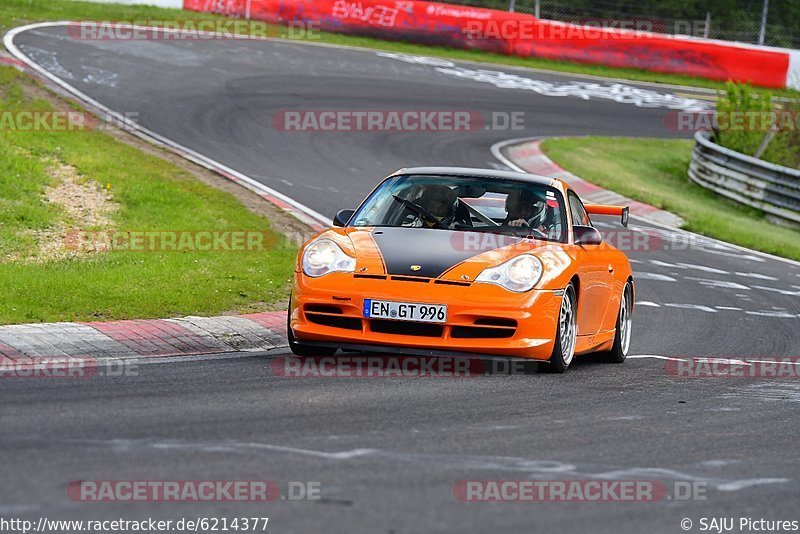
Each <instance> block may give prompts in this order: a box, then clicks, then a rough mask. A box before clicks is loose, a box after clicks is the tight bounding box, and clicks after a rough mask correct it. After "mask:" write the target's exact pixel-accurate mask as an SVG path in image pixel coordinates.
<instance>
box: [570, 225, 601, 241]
mask: <svg viewBox="0 0 800 534" xmlns="http://www.w3.org/2000/svg"><path fill="white" fill-rule="evenodd" d="M572 233H573V234H574V235H575V244H576V245H599V244H600V243H602V242H603V236H601V235H600V232H598V231H597V228H594V227H593V226H580V225H577V226H573V227H572Z"/></svg>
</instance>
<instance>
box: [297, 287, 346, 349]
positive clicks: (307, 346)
mask: <svg viewBox="0 0 800 534" xmlns="http://www.w3.org/2000/svg"><path fill="white" fill-rule="evenodd" d="M289 302H291V299H290V300H289ZM291 314H292V312H291V311H289V312H287V313H286V338H287V339H288V340H289V350H291V351H292V354H294V355H295V356H333V355H334V354H335V353H336V351H337V350H338V349H337V348H336V347H317V346H315V345H304V344H303V343H302V342H301V341H297V340H296V339H295V337H294V332H292V324H291V321H290V320H289V318H290V317H291V316H292V315H291Z"/></svg>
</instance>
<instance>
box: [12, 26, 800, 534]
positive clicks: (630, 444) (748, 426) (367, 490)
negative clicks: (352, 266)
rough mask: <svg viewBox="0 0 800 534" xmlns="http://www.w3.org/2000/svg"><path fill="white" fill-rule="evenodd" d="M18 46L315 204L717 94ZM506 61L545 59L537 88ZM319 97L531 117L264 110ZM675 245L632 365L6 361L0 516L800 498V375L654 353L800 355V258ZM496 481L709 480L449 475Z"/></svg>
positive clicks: (642, 125) (196, 46)
mask: <svg viewBox="0 0 800 534" xmlns="http://www.w3.org/2000/svg"><path fill="white" fill-rule="evenodd" d="M15 44H16V45H17V46H18V47H19V48H20V49H21V50H22V51H23V52H24V53H25V54H26V55H28V57H30V58H32V59H34V60H35V61H36V62H37V63H38V64H39V65H41V66H42V67H44V68H46V69H47V70H48V71H50V72H51V73H53V74H55V75H57V76H58V77H60V78H61V79H62V80H64V81H66V82H68V83H69V84H71V85H72V86H74V87H75V88H77V89H79V90H81V91H83V92H85V93H86V94H88V95H90V96H91V97H93V98H95V99H97V100H98V101H100V102H101V103H103V104H105V105H106V106H108V107H110V108H112V109H114V110H116V111H118V112H121V113H128V114H131V113H136V114H138V121H139V122H140V123H141V124H142V125H144V126H145V127H147V128H149V129H150V130H152V131H154V132H157V133H158V134H161V135H163V136H166V137H168V138H170V139H172V140H174V141H176V142H178V143H181V144H183V145H185V146H187V147H189V148H191V149H194V150H196V151H198V152H201V153H202V154H205V155H206V156H209V157H211V158H214V159H216V160H218V161H220V162H222V163H224V164H226V165H228V166H230V167H232V168H234V169H236V170H238V171H240V172H242V173H245V174H247V175H249V176H251V177H253V178H255V179H257V180H259V181H261V182H263V183H264V184H266V185H268V186H270V187H272V188H274V189H276V190H278V191H280V192H282V193H284V194H286V195H289V196H291V197H293V198H294V199H296V200H297V201H299V202H302V203H304V204H306V205H308V206H310V207H311V208H312V209H314V210H316V211H319V212H320V213H323V214H324V215H326V216H331V215H333V213H334V212H335V211H336V210H337V209H340V208H348V207H354V205H355V204H356V203H357V202H358V201H359V200H360V199H361V198H362V197H363V196H364V195H365V194H366V193H367V192H368V191H369V190H370V189H371V188H372V187H373V186H374V184H375V183H376V181H377V180H378V179H379V178H381V177H383V176H384V175H386V174H388V173H389V172H392V171H394V170H396V169H397V168H400V167H404V166H415V165H429V164H442V165H461V166H478V167H492V166H494V167H497V168H502V164H501V163H500V162H499V161H498V160H497V159H495V158H494V157H493V155H492V153H491V152H490V150H489V148H490V146H491V145H492V144H494V143H496V142H499V141H503V140H506V139H510V138H522V137H530V136H551V135H588V134H598V135H633V136H657V137H667V136H681V135H682V136H687V134H685V133H682V134H681V133H676V132H672V131H670V130H669V129H668V128H667V127H666V126H665V119H664V117H665V115H666V114H667V113H669V112H670V111H672V110H671V109H670V108H672V107H675V108H676V109H683V107H692V106H694V105H700V106H702V105H704V102H705V101H704V100H702V98H699V99H697V100H693V99H692V95H691V94H689V93H688V92H687V91H686V90H679V89H664V88H654V87H652V86H646V85H641V86H640V85H636V84H627V83H625V84H624V85H625V86H628V87H630V88H634V89H636V88H638V89H639V90H638V91H630V92H628V93H626V94H629V95H631V94H632V95H635V98H633V97H631V98H629V99H628V100H631V99H634V100H635V102H623V103H620V102H616V101H614V100H613V99H612V98H613V97H614V95H619V92H620V91H621V89H620V88H616V89H614V90H612V89H611V88H603V87H600V88H597V87H595V88H593V89H592V90H591V91H589V90H587V88H586V87H582V86H579V85H577V84H579V83H593V84H598V85H600V86H610V85H612V83H614V82H610V81H600V80H586V79H581V78H579V77H575V76H570V75H556V74H544V73H536V72H526V71H522V70H514V69H502V68H497V67H491V69H492V70H494V71H499V72H505V73H507V74H506V76H505V77H502V76H499V75H498V74H497V73H494V74H492V73H476V71H477V70H479V69H481V67H479V66H476V65H470V64H458V65H444V66H443V65H439V66H438V67H437V66H436V65H431V64H429V62H425V61H424V60H420V59H418V58H417V59H414V58H408V57H403V58H396V57H386V56H385V55H380V54H378V53H376V52H372V51H358V50H349V49H341V48H333V47H324V46H313V45H304V44H300V43H289V42H266V41H243V40H236V41H232V40H228V41H222V40H216V41H177V40H176V41H138V42H113V41H79V40H76V39H73V38H71V37H69V36H67V34H66V29H65V28H64V27H54V28H40V29H35V30H30V31H26V32H24V33H22V34H20V35H18V36H17V37H16V38H15ZM513 76H517V77H522V78H527V79H529V80H536V81H538V82H542V83H540V84H539V85H536V87H537V88H538V91H534V90H530V89H529V88H527V89H526V88H525V87H528V86H529V85H530V84H529V83H528V82H520V80H519V79H517V78H514V77H513ZM501 78H502V79H503V83H499V82H498V80H499V79H501ZM526 83H528V85H525V84H526ZM498 85H501V87H498ZM622 91H623V92H624V91H625V90H624V89H622ZM542 93H549V94H542ZM554 93H556V94H558V95H560V96H554V95H553V94H554ZM665 95H666V96H665ZM669 95H672V96H669ZM648 106H652V107H648ZM682 106H683V107H682ZM306 109H316V110H322V109H328V110H348V109H356V110H397V109H417V110H431V109H438V110H470V111H477V112H480V113H481V114H483V115H484V116H491V114H492V113H493V112H494V113H496V112H501V113H506V114H508V113H519V112H523V113H524V117H525V120H524V129H522V130H515V131H508V130H505V131H492V130H479V131H471V132H449V133H446V132H445V133H442V132H408V133H392V132H384V133H371V132H286V131H281V130H279V129H276V128H274V127H273V124H272V122H271V117H272V116H273V114H274V113H277V112H281V111H287V110H306ZM602 224H603V226H602V229H603V230H605V231H608V232H611V231H614V230H615V229H616V228H617V227H616V225H615V223H613V222H612V221H603V223H602ZM632 225H633V226H636V227H638V228H639V229H641V230H646V229H649V231H650V232H653V234H652V235H654V236H656V237H657V238H659V239H665V240H666V239H669V238H670V237H671V236H674V234H673V233H672V232H671V231H667V230H662V229H653V227H650V226H649V225H646V224H643V223H639V222H638V221H634V222H633V223H632ZM656 248H658V247H656ZM687 248H688V249H682V250H639V251H633V252H631V253H629V254H630V257H631V258H632V260H633V261H634V265H633V267H634V270H635V271H636V277H637V302H638V306H637V309H636V313H635V315H634V339H633V344H632V347H631V354H632V355H634V357H633V358H631V359H630V360H629V361H628V362H626V363H625V364H624V365H621V366H615V365H608V364H602V363H598V362H594V361H591V360H586V361H581V360H580V359H579V360H578V361H577V363H576V364H575V365H574V366H573V368H571V369H570V371H569V372H568V373H567V374H565V375H561V376H555V375H528V376H499V375H496V376H491V377H486V378H476V379H461V380H453V379H424V378H422V379H415V380H402V379H396V380H391V379H337V380H330V379H328V380H326V379H321V378H320V379H302V380H298V379H290V378H285V377H278V376H275V375H274V374H273V373H272V371H271V367H270V362H271V361H272V359H273V358H274V357H275V356H276V354H269V355H254V356H253V357H249V358H243V359H227V360H220V359H213V360H207V361H193V362H180V363H157V364H148V365H142V366H141V367H140V368H139V374H138V376H127V377H118V378H103V379H94V380H88V381H65V382H70V383H68V384H65V383H55V381H46V380H42V381H6V382H5V383H2V384H0V391H2V397H1V402H2V404H3V408H2V410H0V428H2V436H1V437H0V447H2V457H3V460H2V481H3V484H2V486H0V514H2V515H17V516H21V517H32V518H36V517H39V516H47V517H49V518H50V519H55V518H59V519H69V518H73V519H79V518H80V519H102V518H118V517H124V518H129V519H133V518H140V519H141V518H145V517H148V516H150V517H155V518H158V519H177V518H181V517H214V516H217V517H219V516H228V517H233V516H235V515H240V516H245V515H249V516H256V515H259V516H268V517H270V530H271V531H273V532H310V531H322V530H324V531H328V532H352V531H364V532H420V531H423V532H430V531H498V532H499V531H532V532H587V531H589V532H609V533H612V532H613V533H617V532H626V533H627V532H631V533H638V532H644V531H654V532H680V531H681V526H680V521H681V519H683V518H690V519H691V520H692V521H694V522H695V529H694V530H697V528H698V526H697V525H698V521H699V520H700V518H702V517H721V516H725V517H735V518H739V517H751V518H755V519H758V518H764V519H771V520H796V519H798V515H797V514H798V512H797V507H796V503H797V500H798V496H800V461H799V460H798V454H797V452H796V451H797V443H798V438H800V425H799V424H798V416H797V410H798V407H800V382H798V381H797V380H796V379H795V380H793V379H760V380H754V379H735V378H730V379H720V378H717V379H684V378H678V377H674V376H671V375H670V374H669V373H668V372H667V371H666V370H665V362H666V361H668V360H664V359H661V358H659V357H718V358H754V357H781V356H800V328H799V327H798V326H799V325H800V298H798V297H800V266H798V265H796V264H792V263H788V262H783V261H778V260H775V259H772V258H769V257H766V256H763V255H760V254H755V253H750V252H747V251H742V250H740V249H736V248H734V247H728V246H725V245H720V244H715V243H712V242H708V241H701V242H696V243H694V244H693V246H691V247H687ZM81 479H91V480H153V479H168V480H231V479H233V480H244V479H268V480H276V481H318V482H320V483H321V488H322V500H321V501H311V502H288V501H279V502H274V503H270V504H266V505H256V504H230V503H209V504H204V505H197V504H190V503H179V504H174V503H171V504H169V503H135V504H133V503H114V504H103V503H83V502H76V501H73V500H70V499H69V498H68V497H67V495H66V492H65V487H66V485H67V484H68V483H69V482H70V481H73V480H81ZM500 479H503V480H525V479H580V480H603V479H620V480H659V481H662V482H664V483H665V484H667V486H668V487H670V488H671V486H670V485H671V484H672V483H673V482H674V481H676V480H677V481H684V482H685V481H700V482H702V483H703V484H705V485H706V488H707V494H706V498H705V500H693V501H691V502H676V501H675V500H663V501H659V502H649V503H644V502H633V503H571V502H566V503H565V502H562V503H471V502H461V501H459V500H458V499H457V498H456V497H455V496H454V492H453V488H454V486H455V485H456V484H457V483H458V482H459V481H462V480H500Z"/></svg>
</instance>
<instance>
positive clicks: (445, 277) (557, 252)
mask: <svg viewBox="0 0 800 534" xmlns="http://www.w3.org/2000/svg"><path fill="white" fill-rule="evenodd" d="M590 214H598V215H600V214H602V215H617V216H620V217H621V219H622V224H623V225H627V218H628V208H627V207H618V206H600V205H591V204H589V205H584V204H583V202H581V200H580V198H578V195H577V194H575V192H574V191H573V190H572V189H571V188H570V187H569V185H568V184H566V183H565V182H562V181H560V180H556V179H551V178H544V177H539V176H534V175H530V174H523V173H515V172H505V171H496V170H482V169H466V168H450V167H425V168H410V169H401V170H399V171H397V172H396V173H394V174H392V175H391V176H389V177H388V178H386V179H385V180H384V181H383V182H381V183H380V184H379V185H378V186H377V187H376V188H375V189H374V190H373V191H372V193H371V194H370V195H369V196H368V197H367V199H366V200H365V201H364V202H363V203H362V204H361V206H360V207H359V208H358V209H356V210H342V211H340V212H339V213H337V214H336V216H335V218H334V220H333V225H334V227H333V228H330V229H328V230H325V231H322V232H320V233H318V234H316V235H315V236H314V237H313V238H311V239H310V240H309V241H308V242H306V243H305V244H304V245H303V246H302V248H301V249H300V252H299V255H298V259H297V266H296V268H295V276H294V284H293V288H292V297H291V302H290V305H289V316H288V336H289V345H290V347H291V350H292V352H294V353H295V354H297V355H301V356H327V355H332V354H333V353H335V352H336V350H337V349H340V348H341V349H345V350H362V351H393V352H401V353H407V354H426V355H431V354H432V355H436V354H440V353H441V354H448V353H450V354H452V353H453V352H456V353H462V354H463V353H470V354H482V355H502V356H512V357H522V358H530V359H534V360H539V361H546V362H548V365H547V366H545V368H546V369H549V370H551V371H554V372H563V371H565V370H566V369H567V367H568V366H569V365H570V363H571V362H572V360H573V357H574V356H575V355H576V354H578V355H579V354H585V353H589V352H603V353H605V356H606V358H607V359H608V360H609V361H612V362H622V361H624V360H625V356H626V355H627V353H628V348H629V346H630V340H631V316H632V312H633V303H634V285H633V274H632V271H631V267H630V263H629V262H628V259H627V257H626V256H625V254H623V253H622V252H620V251H619V250H617V249H616V248H614V247H613V246H612V245H610V244H609V243H607V242H605V241H603V238H602V236H601V235H600V232H598V231H597V229H596V228H594V226H593V225H592V221H591V219H590V218H589V215H590Z"/></svg>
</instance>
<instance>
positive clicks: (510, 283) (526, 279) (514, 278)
mask: <svg viewBox="0 0 800 534" xmlns="http://www.w3.org/2000/svg"><path fill="white" fill-rule="evenodd" d="M542 270H543V267H542V262H541V261H540V260H539V258H537V257H536V256H533V255H531V254H521V255H519V256H517V257H516V258H514V259H511V260H508V261H507V262H505V263H501V264H500V265H498V266H497V267H489V268H488V269H484V270H483V271H482V272H481V274H479V275H478V277H477V278H475V281H476V282H485V283H487V284H497V285H499V286H503V287H504V288H506V289H508V290H509V291H515V292H517V293H522V292H523V291H529V290H531V289H533V286H535V285H536V284H537V283H538V282H539V279H540V278H541V277H542Z"/></svg>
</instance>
